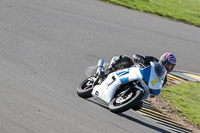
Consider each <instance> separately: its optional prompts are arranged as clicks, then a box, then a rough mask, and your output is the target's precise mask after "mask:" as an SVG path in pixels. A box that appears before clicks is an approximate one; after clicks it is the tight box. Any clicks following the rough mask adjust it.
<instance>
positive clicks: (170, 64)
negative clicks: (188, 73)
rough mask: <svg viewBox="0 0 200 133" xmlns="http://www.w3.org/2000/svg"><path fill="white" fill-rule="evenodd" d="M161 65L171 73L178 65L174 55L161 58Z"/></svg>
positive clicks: (167, 54)
mask: <svg viewBox="0 0 200 133" xmlns="http://www.w3.org/2000/svg"><path fill="white" fill-rule="evenodd" d="M160 63H162V64H163V66H165V68H166V70H167V72H168V73H169V72H171V71H172V70H173V69H174V66H175V65H176V57H175V56H174V55H173V54H172V53H165V54H163V55H162V56H161V57H160Z"/></svg>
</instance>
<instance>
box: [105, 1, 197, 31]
mask: <svg viewBox="0 0 200 133" xmlns="http://www.w3.org/2000/svg"><path fill="white" fill-rule="evenodd" d="M104 1H107V2H108V1H109V2H111V3H114V4H118V5H122V6H125V7H127V8H130V9H136V10H139V11H143V12H149V13H153V14H158V15H160V16H163V17H168V18H171V19H174V20H178V21H182V22H186V23H190V24H193V25H195V26H198V27H200V0H104Z"/></svg>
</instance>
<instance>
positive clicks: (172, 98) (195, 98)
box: [161, 82, 200, 127]
mask: <svg viewBox="0 0 200 133" xmlns="http://www.w3.org/2000/svg"><path fill="white" fill-rule="evenodd" d="M161 97H162V98H163V99H164V100H166V101H167V102H168V103H170V104H171V105H173V106H174V107H175V110H177V111H178V112H179V113H180V114H181V115H182V116H184V117H186V118H187V119H188V120H189V121H191V122H193V123H195V124H196V125H197V126H198V127H200V83H194V82H187V83H182V84H179V85H174V86H169V87H166V88H164V89H163V91H162V95H161Z"/></svg>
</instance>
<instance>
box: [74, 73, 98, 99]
mask: <svg viewBox="0 0 200 133" xmlns="http://www.w3.org/2000/svg"><path fill="white" fill-rule="evenodd" d="M94 81H95V80H94V77H89V78H87V79H85V80H84V81H83V82H82V83H81V84H80V85H79V87H78V88H77V94H78V96H80V97H82V98H90V97H92V94H91V93H92V89H93V84H94Z"/></svg>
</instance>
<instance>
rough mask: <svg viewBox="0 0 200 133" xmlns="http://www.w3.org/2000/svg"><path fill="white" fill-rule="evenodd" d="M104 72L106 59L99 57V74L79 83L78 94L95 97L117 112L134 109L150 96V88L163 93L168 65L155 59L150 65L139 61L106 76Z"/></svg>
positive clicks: (97, 72) (83, 96) (97, 71)
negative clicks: (165, 65) (103, 76)
mask: <svg viewBox="0 0 200 133" xmlns="http://www.w3.org/2000/svg"><path fill="white" fill-rule="evenodd" d="M101 71H104V60H99V62H98V65H97V70H96V73H95V74H94V75H93V76H90V77H88V78H87V79H85V80H84V81H83V82H82V83H81V84H80V85H79V87H78V88H77V94H78V96H80V97H82V98H90V97H94V99H95V100H97V101H99V102H101V103H104V104H106V105H108V107H109V110H110V111H111V112H114V113H121V112H124V111H127V110H129V109H131V108H134V107H135V106H136V105H137V104H139V102H141V101H143V100H145V99H147V98H148V97H149V96H150V91H154V93H160V91H161V89H162V84H163V81H164V77H165V75H166V70H165V68H164V67H163V66H162V65H161V64H160V63H158V62H151V65H150V66H147V67H145V66H143V65H142V64H138V65H134V66H132V67H130V68H125V69H121V70H117V71H115V72H112V73H110V74H109V75H108V76H107V77H105V78H101V77H100V74H99V73H100V72H101Z"/></svg>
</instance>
